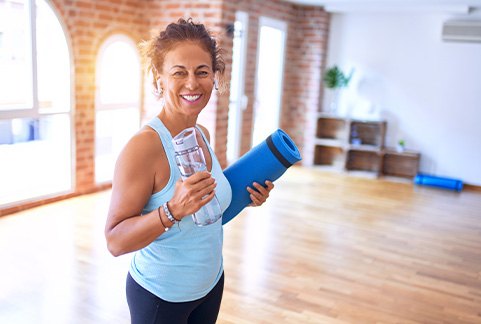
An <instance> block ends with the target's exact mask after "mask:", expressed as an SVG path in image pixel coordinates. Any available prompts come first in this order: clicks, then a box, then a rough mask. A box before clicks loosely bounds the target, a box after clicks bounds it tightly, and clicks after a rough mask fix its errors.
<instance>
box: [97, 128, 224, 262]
mask: <svg viewBox="0 0 481 324" xmlns="http://www.w3.org/2000/svg"><path fill="white" fill-rule="evenodd" d="M159 164H160V165H162V166H163V167H161V168H159V167H158V166H159ZM159 172H160V173H162V175H159V174H156V173H159ZM169 175H170V169H169V164H168V162H167V157H166V156H165V152H164V150H163V147H162V144H161V142H160V139H159V138H158V135H157V134H156V133H155V132H150V131H141V132H139V133H138V134H136V135H135V136H134V137H133V138H132V139H131V140H130V141H129V142H128V143H127V145H126V146H125V148H124V149H123V151H122V152H121V154H120V155H119V158H118V160H117V163H116V166H115V171H114V178H113V181H112V196H111V200H110V207H109V212H108V216H107V222H106V225H105V237H106V240H107V247H108V249H109V251H110V253H112V254H113V255H114V256H119V255H122V254H125V253H129V252H133V251H136V250H139V249H141V248H144V247H146V246H147V245H149V244H150V243H151V242H153V241H154V240H155V239H156V238H157V237H158V236H159V235H161V234H162V233H164V232H165V227H164V225H165V226H167V227H170V226H171V225H172V223H171V222H170V221H169V220H168V219H167V216H166V215H165V213H164V211H163V209H162V208H160V210H158V209H154V210H153V211H152V212H150V213H148V214H144V215H141V213H142V210H143V207H144V206H145V204H146V203H147V201H148V200H149V198H150V196H151V195H152V193H153V192H154V191H155V188H156V183H155V181H156V180H155V179H156V178H157V179H161V178H162V177H167V180H168V177H169ZM164 179H165V178H164ZM165 183H167V181H165ZM215 186H216V183H215V182H214V179H213V178H212V177H211V175H210V173H209V172H198V173H196V174H194V175H192V176H191V177H189V178H188V179H186V180H185V181H178V182H177V183H176V185H175V191H174V195H173V197H172V198H171V199H170V200H169V203H168V207H169V209H170V211H171V213H172V214H173V216H174V217H175V218H177V219H181V218H183V217H185V216H187V215H190V214H192V213H194V212H196V211H197V210H199V209H200V207H201V206H203V205H205V204H206V203H207V202H209V201H210V200H211V199H212V198H213V197H214V194H215V192H214V188H215ZM205 196H207V197H206V198H204V199H202V197H205ZM161 219H162V222H161ZM162 223H163V224H164V225H163V224H162Z"/></svg>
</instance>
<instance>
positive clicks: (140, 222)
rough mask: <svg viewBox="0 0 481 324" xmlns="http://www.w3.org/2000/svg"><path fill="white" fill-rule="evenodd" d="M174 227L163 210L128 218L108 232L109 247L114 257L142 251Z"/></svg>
mask: <svg viewBox="0 0 481 324" xmlns="http://www.w3.org/2000/svg"><path fill="white" fill-rule="evenodd" d="M159 215H160V216H159ZM172 225H173V224H172V222H170V221H169V220H168V218H167V217H166V215H165V213H164V211H163V210H162V208H160V210H157V209H155V210H153V211H151V212H150V213H148V214H144V215H137V216H133V217H130V218H127V219H125V220H123V221H122V222H120V223H118V224H117V225H115V226H114V227H113V228H111V229H107V230H106V233H105V236H106V238H107V247H108V249H109V251H110V253H112V254H113V255H114V256H119V255H122V254H126V253H129V252H133V251H137V250H140V249H142V248H144V247H146V246H147V245H149V244H150V243H152V242H153V241H154V240H155V239H156V238H157V237H158V236H159V235H162V234H163V233H164V232H165V231H166V227H167V228H169V227H171V226H172Z"/></svg>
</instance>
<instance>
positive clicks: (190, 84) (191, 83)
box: [185, 73, 199, 90]
mask: <svg viewBox="0 0 481 324" xmlns="http://www.w3.org/2000/svg"><path fill="white" fill-rule="evenodd" d="M198 84H199V82H198V81H197V77H196V75H195V74H194V73H192V74H189V76H188V78H187V81H186V84H185V86H186V88H187V89H189V90H194V89H195V88H197V86H198Z"/></svg>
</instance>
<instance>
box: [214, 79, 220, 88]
mask: <svg viewBox="0 0 481 324" xmlns="http://www.w3.org/2000/svg"><path fill="white" fill-rule="evenodd" d="M214 89H215V90H219V83H218V82H217V79H214Z"/></svg>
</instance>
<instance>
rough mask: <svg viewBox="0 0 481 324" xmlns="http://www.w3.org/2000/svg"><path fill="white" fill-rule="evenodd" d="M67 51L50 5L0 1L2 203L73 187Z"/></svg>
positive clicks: (41, 0)
mask: <svg viewBox="0 0 481 324" xmlns="http://www.w3.org/2000/svg"><path fill="white" fill-rule="evenodd" d="M69 52H70V51H69V46H68V44H67V40H66V37H65V34H64V31H63V28H62V26H61V24H60V22H59V19H58V17H57V16H56V14H55V12H54V10H53V8H52V7H51V6H50V5H49V3H47V2H46V1H44V0H37V1H33V0H2V1H0V206H2V205H7V204H12V203H15V202H18V201H21V200H29V199H32V198H39V197H44V196H49V195H52V194H57V193H61V192H67V191H71V189H72V158H71V156H72V153H71V142H72V140H71V91H70V90H71V83H70V54H69Z"/></svg>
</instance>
